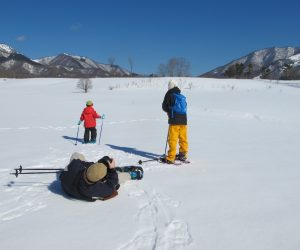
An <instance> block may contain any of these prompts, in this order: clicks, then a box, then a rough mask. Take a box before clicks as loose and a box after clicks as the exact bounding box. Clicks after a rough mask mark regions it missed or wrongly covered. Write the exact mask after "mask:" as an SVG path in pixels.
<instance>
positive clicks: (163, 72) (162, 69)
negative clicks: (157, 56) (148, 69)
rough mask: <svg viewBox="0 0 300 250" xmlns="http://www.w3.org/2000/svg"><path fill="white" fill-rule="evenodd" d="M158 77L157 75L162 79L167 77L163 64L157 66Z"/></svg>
mask: <svg viewBox="0 0 300 250" xmlns="http://www.w3.org/2000/svg"><path fill="white" fill-rule="evenodd" d="M158 75H159V76H162V77H164V76H167V67H166V65H165V64H162V63H161V64H160V65H159V66H158Z"/></svg>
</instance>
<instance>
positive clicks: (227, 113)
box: [0, 107, 282, 131]
mask: <svg viewBox="0 0 300 250" xmlns="http://www.w3.org/2000/svg"><path fill="white" fill-rule="evenodd" d="M194 113H195V112H194ZM197 113H198V114H197V115H200V116H204V117H227V118H228V119H240V118H241V119H245V120H256V121H259V122H263V121H266V122H282V121H281V119H279V118H277V117H272V116H266V115H261V114H256V113H251V112H238V111H233V110H214V109H210V108H205V107H202V108H201V109H199V112H197ZM149 121H164V122H165V120H162V119H159V118H155V119H143V118H142V119H134V120H124V121H110V122H105V123H106V125H118V124H128V123H138V122H149ZM76 128H77V126H76V125H74V126H70V127H66V126H51V125H48V126H31V127H30V126H26V127H25V126H24V127H18V128H8V127H2V128H1V127H0V131H1V130H2V131H7V130H13V129H16V130H31V129H41V130H58V131H63V130H68V129H76Z"/></svg>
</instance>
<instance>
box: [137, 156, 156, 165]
mask: <svg viewBox="0 0 300 250" xmlns="http://www.w3.org/2000/svg"><path fill="white" fill-rule="evenodd" d="M158 159H159V158H154V159H149V160H144V161H142V160H139V161H138V163H139V164H140V165H142V164H143V163H144V162H148V161H157V160H158Z"/></svg>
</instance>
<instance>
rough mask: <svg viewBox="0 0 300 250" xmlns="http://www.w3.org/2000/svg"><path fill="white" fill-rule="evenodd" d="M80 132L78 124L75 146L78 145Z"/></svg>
mask: <svg viewBox="0 0 300 250" xmlns="http://www.w3.org/2000/svg"><path fill="white" fill-rule="evenodd" d="M78 133H79V125H78V129H77V136H76V142H75V146H77V141H78Z"/></svg>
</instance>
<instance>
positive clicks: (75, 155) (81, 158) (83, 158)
mask: <svg viewBox="0 0 300 250" xmlns="http://www.w3.org/2000/svg"><path fill="white" fill-rule="evenodd" d="M77 159H79V160H81V161H86V159H85V157H84V155H83V154H81V153H78V152H74V153H73V154H72V155H71V158H70V162H71V161H72V160H77Z"/></svg>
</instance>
